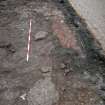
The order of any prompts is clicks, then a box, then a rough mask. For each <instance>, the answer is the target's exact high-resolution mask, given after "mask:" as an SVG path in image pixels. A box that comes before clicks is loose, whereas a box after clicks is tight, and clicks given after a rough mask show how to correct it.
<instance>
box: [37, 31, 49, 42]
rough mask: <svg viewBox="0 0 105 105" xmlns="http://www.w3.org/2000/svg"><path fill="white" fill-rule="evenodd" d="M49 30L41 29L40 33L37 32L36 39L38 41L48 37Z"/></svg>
mask: <svg viewBox="0 0 105 105" xmlns="http://www.w3.org/2000/svg"><path fill="white" fill-rule="evenodd" d="M47 34H48V33H47V32H45V31H39V32H38V33H36V35H35V40H36V41H37V40H42V39H44V38H46V37H47Z"/></svg>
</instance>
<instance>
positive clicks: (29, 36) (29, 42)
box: [27, 19, 32, 62]
mask: <svg viewBox="0 0 105 105" xmlns="http://www.w3.org/2000/svg"><path fill="white" fill-rule="evenodd" d="M31 26H32V19H30V27H29V33H28V45H27V62H28V61H29V54H30V44H31V32H32V30H31V28H32V27H31Z"/></svg>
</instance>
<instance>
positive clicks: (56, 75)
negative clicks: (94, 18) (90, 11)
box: [0, 0, 105, 105]
mask: <svg viewBox="0 0 105 105" xmlns="http://www.w3.org/2000/svg"><path fill="white" fill-rule="evenodd" d="M68 8H69V12H68ZM30 18H31V19H32V33H31V50H30V58H29V62H27V61H26V51H27V38H28V29H29V21H30ZM0 23H1V24H0V105H102V103H103V102H102V101H103V100H105V92H104V91H105V85H104V77H105V75H104V71H105V68H104V65H103V64H104V58H103V59H102V57H100V56H98V55H97V53H96V52H95V51H96V50H95V51H94V50H93V49H95V48H96V47H94V46H92V41H94V40H93V39H91V34H90V33H89V31H88V30H87V28H85V27H84V25H83V24H82V22H81V21H79V17H78V16H77V15H75V11H74V10H73V9H72V8H71V7H68V6H67V5H66V2H64V1H63V0H54V1H52V0H18V1H16V0H4V1H0ZM84 34H85V35H87V36H88V37H83V35H84ZM80 36H81V37H80ZM90 46H91V47H90Z"/></svg>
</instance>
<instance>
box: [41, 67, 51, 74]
mask: <svg viewBox="0 0 105 105" xmlns="http://www.w3.org/2000/svg"><path fill="white" fill-rule="evenodd" d="M41 71H42V72H43V73H48V72H51V71H52V67H49V66H45V67H42V68H41Z"/></svg>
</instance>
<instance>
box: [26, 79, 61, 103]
mask: <svg viewBox="0 0 105 105" xmlns="http://www.w3.org/2000/svg"><path fill="white" fill-rule="evenodd" d="M27 100H28V103H29V105H52V104H54V103H56V102H57V101H58V100H59V94H58V92H57V90H56V89H55V86H54V84H53V83H52V82H51V79H49V78H45V79H44V80H42V79H41V80H39V81H37V82H36V84H35V86H34V87H33V88H32V89H30V91H29V93H28V96H27Z"/></svg>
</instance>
